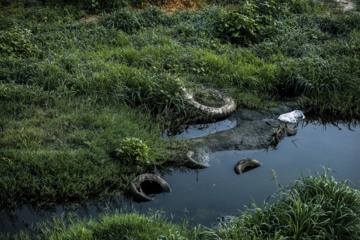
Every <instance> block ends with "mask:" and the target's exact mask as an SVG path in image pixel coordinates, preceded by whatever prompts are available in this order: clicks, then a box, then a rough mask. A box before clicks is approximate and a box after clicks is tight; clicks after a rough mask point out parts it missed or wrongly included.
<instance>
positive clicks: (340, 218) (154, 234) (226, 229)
mask: <svg viewBox="0 0 360 240" xmlns="http://www.w3.org/2000/svg"><path fill="white" fill-rule="evenodd" d="M274 174H275V176H276V173H274ZM273 197H274V198H275V199H276V200H275V201H274V203H273V204H271V205H270V204H268V203H264V204H263V205H262V206H261V207H259V206H256V205H255V204H253V205H252V206H251V207H249V208H248V209H247V210H245V211H244V212H243V213H242V214H241V215H240V216H238V217H237V219H236V220H235V221H233V222H231V223H223V224H221V225H220V226H219V227H217V228H207V227H204V226H202V225H197V226H191V225H189V223H188V221H187V220H186V218H184V219H183V222H182V224H180V225H179V224H173V223H171V221H169V220H168V219H166V218H165V217H164V215H163V213H162V212H161V211H150V212H149V213H148V214H146V215H139V214H136V213H122V212H116V213H114V214H105V215H101V216H99V217H98V218H97V219H92V220H81V219H78V220H75V218H67V219H62V218H54V219H52V220H50V221H48V222H46V223H44V224H43V225H42V226H41V227H40V229H41V234H37V235H29V234H28V233H26V232H22V233H19V234H18V235H17V237H19V238H21V239H41V238H44V239H53V240H55V239H59V240H60V239H69V240H70V239H109V240H110V239H360V235H359V234H360V193H359V191H358V190H356V189H352V188H350V187H349V186H348V185H347V182H346V181H341V182H337V181H336V180H335V179H334V178H333V177H330V176H329V175H328V173H327V172H325V174H323V175H320V174H316V175H315V176H309V177H304V176H303V177H302V178H300V179H298V180H297V181H294V182H293V183H292V184H291V185H289V186H287V187H282V186H279V190H278V192H277V193H276V194H275V195H273ZM4 238H5V236H4Z"/></svg>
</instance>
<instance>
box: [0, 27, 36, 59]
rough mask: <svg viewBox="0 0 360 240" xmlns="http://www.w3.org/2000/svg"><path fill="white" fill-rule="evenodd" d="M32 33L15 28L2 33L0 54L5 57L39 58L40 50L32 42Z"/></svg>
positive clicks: (0, 33)
mask: <svg viewBox="0 0 360 240" xmlns="http://www.w3.org/2000/svg"><path fill="white" fill-rule="evenodd" d="M31 38H32V33H31V31H30V30H28V29H21V28H20V27H19V26H16V25H15V26H14V27H13V28H12V29H10V30H8V31H1V32H0V54H1V55H5V56H24V57H31V56H35V57H38V56H39V55H40V53H41V51H40V49H39V48H38V47H37V46H36V45H35V44H33V43H32V42H31Z"/></svg>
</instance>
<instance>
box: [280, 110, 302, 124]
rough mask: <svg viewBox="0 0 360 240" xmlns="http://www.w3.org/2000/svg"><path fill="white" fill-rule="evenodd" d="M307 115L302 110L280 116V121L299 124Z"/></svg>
mask: <svg viewBox="0 0 360 240" xmlns="http://www.w3.org/2000/svg"><path fill="white" fill-rule="evenodd" d="M304 118H305V115H304V113H303V112H302V111H300V110H294V111H292V112H288V113H284V114H281V115H280V116H279V118H278V119H279V120H280V121H283V122H288V123H297V122H298V121H299V120H301V119H304Z"/></svg>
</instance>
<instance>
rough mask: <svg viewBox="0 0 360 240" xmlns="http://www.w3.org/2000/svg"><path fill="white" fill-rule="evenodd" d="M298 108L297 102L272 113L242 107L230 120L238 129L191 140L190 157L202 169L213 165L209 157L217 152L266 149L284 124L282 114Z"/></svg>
mask: <svg viewBox="0 0 360 240" xmlns="http://www.w3.org/2000/svg"><path fill="white" fill-rule="evenodd" d="M298 108H299V107H298V106H297V105H296V103H293V102H282V103H280V104H278V106H277V107H274V108H272V109H270V110H268V111H258V110H252V109H241V108H240V109H238V110H237V111H236V112H234V113H233V114H231V115H230V116H229V117H228V119H229V120H231V121H236V127H234V128H232V129H229V130H226V131H221V132H216V133H213V134H209V135H207V136H204V137H199V138H194V139H191V140H189V142H188V150H189V151H188V152H187V157H188V159H189V160H194V161H195V162H197V163H199V164H200V165H199V166H200V168H201V167H208V166H209V156H210V154H211V153H214V152H218V151H226V150H257V149H266V148H268V147H269V143H270V142H271V139H272V136H273V134H274V131H273V129H274V126H278V125H279V124H280V123H281V121H279V120H278V117H279V115H280V114H282V113H286V112H290V111H292V110H294V109H298ZM301 110H303V111H304V109H301ZM268 123H270V124H271V125H272V126H271V125H269V124H268Z"/></svg>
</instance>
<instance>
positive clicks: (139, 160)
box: [116, 138, 151, 164]
mask: <svg viewBox="0 0 360 240" xmlns="http://www.w3.org/2000/svg"><path fill="white" fill-rule="evenodd" d="M116 156H117V157H118V158H119V159H120V160H121V161H123V162H124V163H127V164H150V163H151V162H150V160H149V148H148V146H147V145H146V144H145V143H143V142H142V141H141V140H140V139H137V138H125V139H124V140H123V141H122V142H121V143H120V146H119V148H117V149H116Z"/></svg>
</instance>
